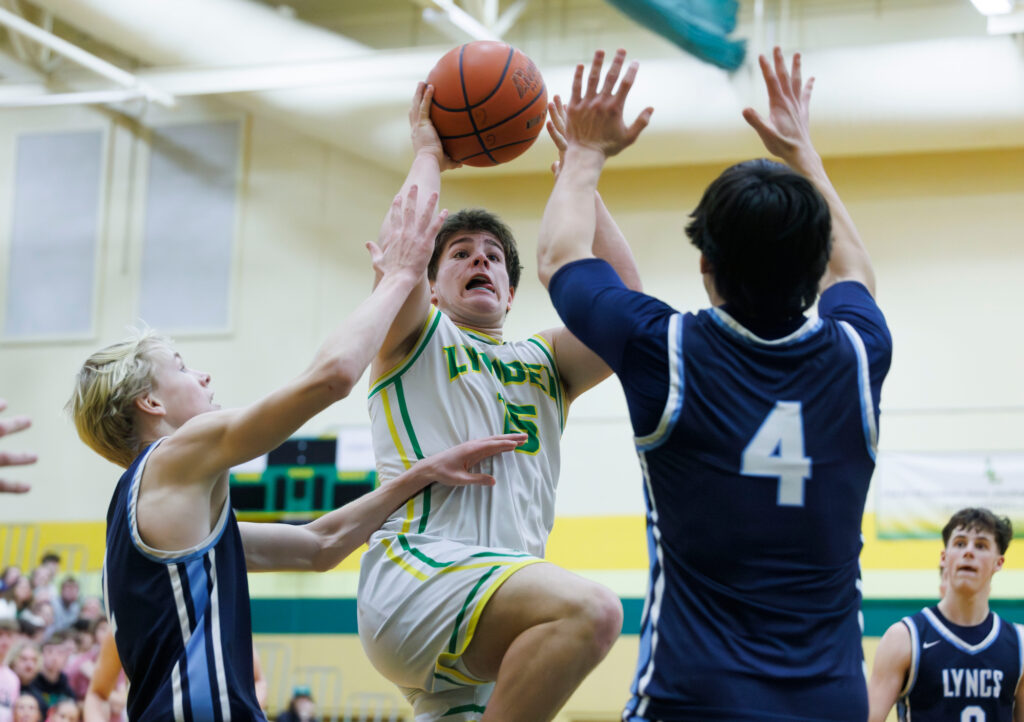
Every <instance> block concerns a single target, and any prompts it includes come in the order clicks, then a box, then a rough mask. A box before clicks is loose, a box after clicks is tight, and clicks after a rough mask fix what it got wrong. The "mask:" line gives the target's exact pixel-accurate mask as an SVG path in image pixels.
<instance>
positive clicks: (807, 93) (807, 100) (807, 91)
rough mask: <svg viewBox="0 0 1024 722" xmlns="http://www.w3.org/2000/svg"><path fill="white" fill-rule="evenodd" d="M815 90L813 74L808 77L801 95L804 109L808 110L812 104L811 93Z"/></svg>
mask: <svg viewBox="0 0 1024 722" xmlns="http://www.w3.org/2000/svg"><path fill="white" fill-rule="evenodd" d="M813 91H814V76H813V75H812V76H811V77H810V78H808V79H807V85H805V86H804V92H803V94H802V95H801V96H800V104H801V105H803V106H804V110H805V111H808V114H809V108H810V106H811V93H812V92H813Z"/></svg>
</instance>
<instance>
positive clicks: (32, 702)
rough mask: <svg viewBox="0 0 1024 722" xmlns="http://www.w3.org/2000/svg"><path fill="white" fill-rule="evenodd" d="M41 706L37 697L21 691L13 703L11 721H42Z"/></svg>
mask: <svg viewBox="0 0 1024 722" xmlns="http://www.w3.org/2000/svg"><path fill="white" fill-rule="evenodd" d="M42 721H43V706H42V703H40V701H39V698H38V697H36V696H35V695H33V694H29V693H28V692H23V693H22V694H21V696H20V697H18V701H17V702H15V704H14V719H13V722H42Z"/></svg>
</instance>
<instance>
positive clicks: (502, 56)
mask: <svg viewBox="0 0 1024 722" xmlns="http://www.w3.org/2000/svg"><path fill="white" fill-rule="evenodd" d="M427 83H428V84H430V85H433V86H434V100H433V103H432V104H431V108H430V119H431V121H433V123H434V127H435V128H437V133H438V135H439V136H440V137H441V143H442V144H443V145H444V151H445V153H447V154H448V157H449V158H451V159H452V160H455V161H458V162H459V163H465V164H466V165H472V166H491V165H498V164H499V163H505V162H507V161H510V160H512V159H513V158H515V157H516V156H518V155H520V154H521V153H523V152H524V151H525V150H526V149H527V148H529V147H530V146H531V145H533V141H535V140H536V139H537V136H538V135H539V134H540V131H541V130H542V129H543V128H544V118H545V117H546V116H547V108H548V93H547V89H546V88H545V87H544V79H543V78H542V77H541V75H540V71H539V70H537V66H536V65H534V64H533V61H532V60H530V59H529V58H528V57H526V56H525V55H523V53H521V52H519V51H518V50H516V49H515V48H513V47H512V46H510V45H507V44H505V43H501V42H497V41H493V40H478V41H476V42H472V43H466V44H465V45H462V46H461V47H458V48H455V49H453V50H451V51H449V52H447V53H445V55H444V57H442V58H441V59H440V60H439V61H438V62H437V65H435V66H434V69H433V70H431V71H430V74H429V75H428V76H427Z"/></svg>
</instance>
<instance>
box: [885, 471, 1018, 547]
mask: <svg viewBox="0 0 1024 722" xmlns="http://www.w3.org/2000/svg"><path fill="white" fill-rule="evenodd" d="M875 504H876V521H877V526H878V536H879V538H881V539H922V538H936V537H939V536H940V535H941V532H942V527H943V526H945V524H946V522H947V521H948V520H949V517H951V516H952V515H953V514H954V513H955V512H956V511H958V510H959V509H963V508H964V507H969V506H974V507H979V506H980V507H986V508H988V509H991V510H992V511H993V512H995V513H996V514H998V515H999V516H1007V517H1009V518H1010V520H1011V521H1012V522H1013V527H1014V535H1015V536H1024V453H1021V452H957V453H882V454H879V457H878V467H877V469H876V471H875Z"/></svg>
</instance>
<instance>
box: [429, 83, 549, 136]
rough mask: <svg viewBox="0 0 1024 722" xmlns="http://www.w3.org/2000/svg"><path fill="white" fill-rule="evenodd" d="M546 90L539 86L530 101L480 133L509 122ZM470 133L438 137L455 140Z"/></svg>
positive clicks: (482, 129) (524, 110)
mask: <svg viewBox="0 0 1024 722" xmlns="http://www.w3.org/2000/svg"><path fill="white" fill-rule="evenodd" d="M546 90H547V88H546V87H544V86H541V89H540V92H538V93H537V94H536V95H535V96H533V97H532V98H530V101H529V102H528V103H527V104H526V105H524V106H523V107H522V108H520V109H519V110H517V111H516V112H514V113H513V114H512V115H510V116H508V117H506V118H505V119H504V120H502V121H499V122H497V123H495V124H494V125H489V126H487V127H486V128H481V129H480V132H481V133H486V132H487V131H488V130H494V129H495V128H497V127H498V126H499V125H504V124H505V123H507V122H509V121H510V120H512V119H513V118H515V117H517V116H520V115H522V114H523V113H525V112H526V111H527V110H528V109H529V108H530V106H532V105H533V104H534V103H536V102H537V99H538V98H540V96H542V95H544V93H545V91H546ZM537 132H538V135H539V134H540V131H537ZM471 135H475V133H462V134H461V135H438V137H439V138H440V139H441V140H456V139H458V138H468V137H469V136H471ZM534 137H535V138H536V137H537V136H534Z"/></svg>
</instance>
